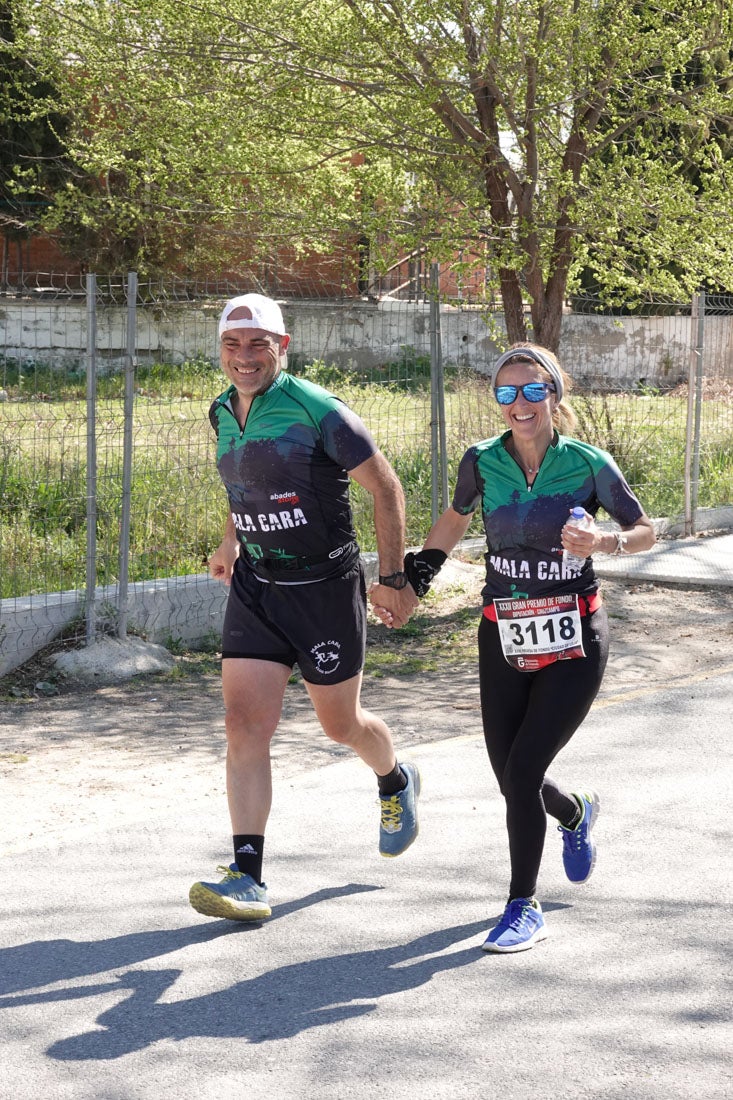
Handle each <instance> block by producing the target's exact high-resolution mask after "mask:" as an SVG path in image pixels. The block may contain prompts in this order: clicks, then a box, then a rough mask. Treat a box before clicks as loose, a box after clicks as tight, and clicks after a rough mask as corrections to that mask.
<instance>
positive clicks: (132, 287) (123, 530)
mask: <svg viewBox="0 0 733 1100" xmlns="http://www.w3.org/2000/svg"><path fill="white" fill-rule="evenodd" d="M126 293H127V337H126V344H125V397H124V410H123V433H122V501H121V513H120V557H119V569H118V576H119V583H118V587H117V637H118V638H126V637H127V612H128V590H129V560H130V513H131V506H132V417H133V411H134V407H135V361H136V351H137V272H136V271H128V273H127V288H126Z"/></svg>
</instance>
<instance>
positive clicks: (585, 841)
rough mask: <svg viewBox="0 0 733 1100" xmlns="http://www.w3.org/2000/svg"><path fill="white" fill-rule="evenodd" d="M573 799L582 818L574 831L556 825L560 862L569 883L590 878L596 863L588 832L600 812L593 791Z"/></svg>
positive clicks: (599, 803)
mask: <svg viewBox="0 0 733 1100" xmlns="http://www.w3.org/2000/svg"><path fill="white" fill-rule="evenodd" d="M573 798H574V799H576V801H577V802H578V803H579V805H580V808H581V810H582V811H583V816H582V818H581V819H580V822H579V823H578V824H577V825H576V826H575V828H574V829H566V828H565V826H564V825H558V827H557V829H558V832H559V833H561V834H562V862H563V866H564V867H565V874H566V875H567V876H568V878H569V879H570V881H571V882H585V881H586V880H587V879H589V878H590V876H591V872H592V871H593V868H594V866H595V862H596V846H595V844H594V843H593V838H592V837H591V835H590V831H591V829H592V828H593V826H594V825H595V823H596V818H597V817H598V814H599V813H600V812H601V800H600V799H599V797H598V795H597V794H596V792H595V791H584V792H583V793H582V794H575V793H574V792H573Z"/></svg>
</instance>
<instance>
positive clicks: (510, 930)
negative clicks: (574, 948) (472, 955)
mask: <svg viewBox="0 0 733 1100" xmlns="http://www.w3.org/2000/svg"><path fill="white" fill-rule="evenodd" d="M548 935H549V932H548V931H547V926H546V925H545V918H544V917H543V915H542V909H541V907H540V903H539V902H538V901H535V900H534V899H533V898H512V900H511V901H510V902H509V903H508V904H507V907H506V909H505V910H504V913H503V915H502V918H501V920H500V921H499V923H498V924H497V925H496V927H495V928H492V929H491V931H490V932H489V934H488V936H487V938H486V941H485V942H484V944H483V948H482V950H484V951H499V952H505V953H508V952H510V951H528V950H529V948H530V947H532V946H533V945H534V944H536V943H538V942H539V941H540V940H545V939H547V937H548Z"/></svg>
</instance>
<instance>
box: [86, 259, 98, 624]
mask: <svg viewBox="0 0 733 1100" xmlns="http://www.w3.org/2000/svg"><path fill="white" fill-rule="evenodd" d="M86 295H87V355H86V368H87V393H86V405H87V478H86V481H87V571H86V601H85V616H86V644H87V645H91V644H92V643H93V641H94V639H95V636H96V632H97V609H96V595H95V592H96V586H97V276H96V275H87V277H86Z"/></svg>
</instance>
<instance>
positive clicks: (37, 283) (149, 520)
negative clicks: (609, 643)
mask: <svg viewBox="0 0 733 1100" xmlns="http://www.w3.org/2000/svg"><path fill="white" fill-rule="evenodd" d="M423 275H424V273H423ZM430 276H431V278H429V279H426V278H424V277H423V276H422V275H421V282H420V294H419V295H416V293H415V288H414V285H410V286H409V287H407V289H406V291H405V287H404V286H403V287H402V292H406V294H407V297H406V298H405V299H403V298H400V297H398V296H397V295H396V294H393V295H387V296H384V295H383V296H381V297H379V298H375V297H368V296H365V297H364V298H362V299H350V300H330V301H324V300H320V301H315V300H308V299H299V300H297V299H288V300H285V301H283V312H284V314H285V320H286V325H287V328H288V330H289V331H290V332H291V333H292V337H293V339H292V343H291V349H292V354H291V355H290V360H289V368H290V369H291V370H292V371H293V372H294V373H300V374H303V375H305V376H306V377H308V378H311V379H312V380H313V381H315V382H318V383H320V384H321V385H324V386H326V387H327V388H329V389H331V390H333V391H334V392H336V393H338V394H339V395H340V396H342V397H343V398H344V399H345V400H346V401H347V402H348V403H349V404H350V405H351V406H352V407H353V408H354V409H355V410H356V411H357V412H358V413H359V414H360V415H361V416H362V417H363V418H364V420H365V421H366V422H367V423H368V425H369V427H370V428H371V430H372V432H373V434H374V436H375V438H376V439H377V441H378V443H379V445H380V446H381V447H382V449H383V450H384V452H385V454H386V455H387V457H388V458H389V459H390V461H391V462H392V463H393V465H394V467H395V469H396V470H397V472H398V474H399V476H400V479H401V481H402V484H403V486H404V489H405V494H406V498H407V515H408V533H407V537H408V543H409V544H417V543H420V542H421V541H422V539H423V537H424V535H425V533H426V532H427V530H428V528H429V527H430V524H431V522H432V520H433V518H434V517H435V516H436V515H437V514H438V512H439V511H440V510H442V508H443V507H445V506H446V505H447V504H448V503H449V502H450V496H449V493H450V491H451V487H452V484H453V482H454V478H455V474H456V470H457V466H458V462H459V460H460V457H461V455H462V454H463V452H464V450H465V449H466V447H467V446H468V445H469V444H471V443H473V442H475V441H477V440H479V439H483V438H486V437H488V436H491V435H494V434H496V433H498V432H500V431H502V430H503V422H502V420H501V417H500V414H499V412H498V407H497V406H496V403H495V401H494V399H493V396H492V392H491V385H490V374H489V372H490V368H491V364H492V362H493V361H494V359H495V358H496V356H497V354H498V353H499V352H500V350H502V349H503V348H504V347H505V346H506V336H505V333H504V330H503V327H502V321H503V318H502V315H501V313H500V312H498V311H495V310H493V309H492V308H490V306H489V305H488V304H487V303H486V302H481V303H477V304H472V302H471V301H469V300H467V298H466V297H465V296H461V297H454V298H452V299H448V298H447V297H446V296H445V294H444V293H443V294H442V295H441V282H440V275H439V273H438V272H437V270H436V269H433V270H432V271H431V272H430ZM431 288H432V289H431ZM242 289H243V287H242V285H241V284H239V285H237V286H234V285H224V286H220V285H217V286H216V287H214V288H209V289H208V290H207V291H206V292H204V291H203V290H202V289H201V288H199V291H198V292H197V295H196V296H194V293H193V290H192V288H191V287H190V286H189V287H188V289H187V290H186V293H185V295H184V294H183V293H182V292H181V290H180V287H179V286H178V284H175V283H171V285H170V286H169V287H168V288H165V289H163V290H161V287H160V285H159V284H150V283H144V282H140V283H138V281H137V278H136V277H135V276H134V275H128V276H125V277H124V278H122V277H120V278H110V277H105V278H97V277H94V276H87V277H86V278H85V279H84V280H83V285H82V281H81V280H78V279H77V280H75V279H72V278H67V279H64V278H55V279H54V280H51V279H50V278H49V279H46V280H45V281H44V279H43V278H40V277H37V278H36V279H35V280H34V281H32V282H29V281H28V280H27V279H26V280H25V282H24V283H23V285H15V286H12V287H11V285H10V283H9V282H6V283H5V287H4V289H3V290H1V291H0V455H1V458H2V466H1V468H0V599H2V604H1V605H0V607H1V609H2V612H1V616H0V647H1V648H0V675H2V674H4V673H5V672H7V671H8V670H9V669H11V668H13V667H15V666H16V665H17V664H19V663H21V661H22V660H23V659H25V658H26V657H27V656H28V654H29V653H31V652H33V651H34V649H38V648H39V647H40V646H42V645H43V644H46V642H47V641H48V640H49V638H50V637H52V636H53V635H54V634H55V633H58V632H59V631H60V630H61V629H65V630H67V631H69V632H70V633H71V635H72V636H73V637H74V638H76V639H79V638H80V637H86V640H87V642H89V641H91V640H93V638H94V637H97V636H99V635H100V634H104V633H113V634H116V635H117V636H124V635H125V634H126V633H127V631H128V629H129V630H130V631H131V632H136V633H143V634H145V635H146V636H148V637H153V638H154V639H155V640H162V641H165V642H168V643H169V644H170V643H172V642H175V641H176V640H178V639H185V640H188V641H190V640H197V639H199V638H201V637H203V636H205V635H206V633H207V632H210V633H211V634H212V635H215V634H216V633H217V631H218V626H219V616H220V612H221V607H222V606H223V598H224V596H225V592H222V591H221V590H222V588H223V586H221V585H214V582H209V581H208V578H207V576H206V561H207V558H208V555H209V554H210V552H211V551H212V550H213V549H214V548H215V547H216V546H217V545H218V542H219V539H220V535H221V532H222V530H223V525H224V521H225V517H226V500H225V496H224V492H223V489H222V487H221V484H220V481H219V477H218V474H217V472H216V468H215V465H214V446H213V438H212V433H211V430H210V427H209V424H208V417H207V413H208V408H209V404H210V402H211V400H212V399H213V398H214V397H215V396H216V395H217V394H218V393H220V392H221V391H222V390H223V389H224V388H225V384H226V383H225V380H224V378H223V376H222V375H221V373H220V371H219V369H218V365H217V320H218V315H219V312H220V310H221V306H222V304H223V300H224V299H225V298H226V297H227V296H231V294H234V293H240V292H241V291H242ZM245 289H250V288H249V287H246V288H245ZM258 289H261V290H267V289H268V288H267V287H263V286H259V287H258ZM574 306H575V308H574V309H573V310H572V311H568V314H567V316H566V317H565V318H564V323H563V337H562V346H561V352H560V358H561V361H562V362H563V365H564V366H565V368H566V369H567V370H568V372H569V373H570V375H571V376H572V378H573V380H574V390H573V394H572V395H571V401H572V404H573V407H574V409H575V411H576V414H577V416H578V420H579V428H578V432H577V433H576V434H578V436H579V437H580V438H582V439H585V440H587V441H588V442H591V443H594V444H596V445H598V446H600V447H603V448H604V449H606V450H609V451H610V452H611V453H612V454H613V455H614V457H615V458H616V459H617V461H618V463H619V465H620V466H621V468H622V469H623V471H624V473H625V474H626V476H627V477H628V479H629V481H630V483H631V484H632V486H633V488H634V489H635V490H636V492H637V493H638V495H639V497H640V499H641V500H642V502H643V504H644V506H645V508H646V510H647V512H648V513H649V515H651V516H652V517H653V518H655V519H657V520H664V521H666V528H667V530H669V531H676V532H678V533H679V532H682V533H687V534H689V533H694V532H695V531H697V530H698V529H699V528H700V526H701V525H703V526H704V525H706V524H707V523H708V517H709V516H710V515H713V514H714V512H711V511H709V510H715V509H720V508H721V507H729V506H731V505H733V304H732V303H731V300H730V299H710V298H708V299H706V298H705V297H704V296H703V295H700V296H698V297H696V299H695V300H694V301H693V302H691V303H683V304H678V305H675V304H674V303H657V307H656V311H653V310H652V308H651V305H649V306H647V307H645V308H644V309H643V310H640V311H639V312H637V313H634V314H630V313H627V314H620V313H619V314H609V313H607V312H603V311H602V310H601V308H600V305H599V303H597V302H593V301H590V300H584V301H583V302H575V303H574ZM353 501H354V510H355V517H356V522H357V529H358V534H359V540H360V543H361V546H362V549H363V550H364V551H370V550H373V549H374V542H373V530H372V524H371V508H370V501H369V499H368V498H367V497H366V495H365V494H363V493H362V492H361V491H360V489H359V487H358V486H354V492H353ZM675 525H676V526H675ZM661 526H662V528H663V529H664V526H665V525H664V524H662V525H661ZM470 534H474V535H478V534H480V527H479V524H478V521H475V526H474V528H473V529H472V531H471V532H470ZM212 585H213V587H212ZM199 605H203V606H204V611H203V613H201V614H199V613H198V611H197V610H196V609H197V608H198V607H199ZM163 608H164V609H163Z"/></svg>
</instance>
